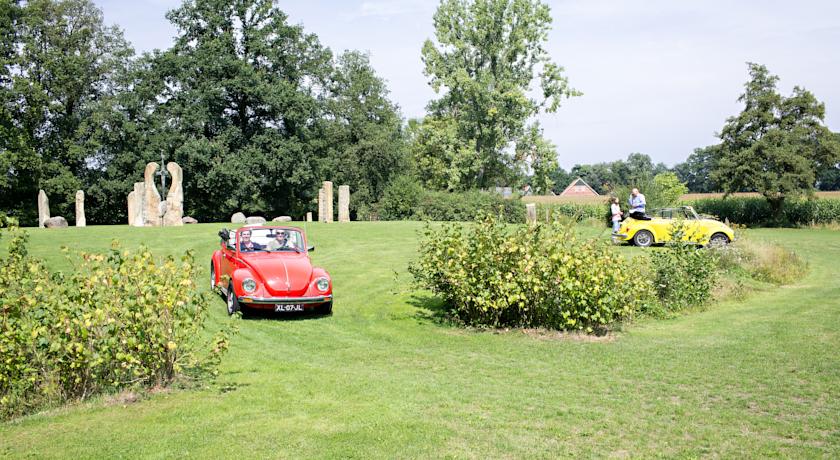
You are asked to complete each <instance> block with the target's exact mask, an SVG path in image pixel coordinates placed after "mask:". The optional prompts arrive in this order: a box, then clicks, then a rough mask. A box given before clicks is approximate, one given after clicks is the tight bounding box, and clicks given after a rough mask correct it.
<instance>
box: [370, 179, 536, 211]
mask: <svg viewBox="0 0 840 460" xmlns="http://www.w3.org/2000/svg"><path fill="white" fill-rule="evenodd" d="M488 213H491V214H494V215H497V216H500V218H501V219H502V220H504V221H506V222H523V221H524V220H525V204H524V203H522V202H521V201H520V200H518V199H515V198H512V199H506V198H503V197H502V196H501V195H499V194H495V193H485V192H480V191H478V190H471V191H466V192H441V191H431V190H426V189H424V188H423V187H422V186H421V185H420V184H419V183H418V182H417V181H416V180H414V179H413V178H411V177H409V176H401V177H399V178H397V179H395V180H394V181H393V182H392V183H391V184H390V185H389V186H388V187H387V188H386V189H385V192H384V193H383V196H382V198H381V199H380V201H379V202H378V203H377V204H376V205H375V206H374V207H373V208H372V209H371V210H370V211H369V214H368V215H367V216H365V215H362V216H361V217H362V218H378V219H381V220H430V221H441V222H455V221H472V220H474V219H476V218H477V217H478V216H481V215H483V214H488Z"/></svg>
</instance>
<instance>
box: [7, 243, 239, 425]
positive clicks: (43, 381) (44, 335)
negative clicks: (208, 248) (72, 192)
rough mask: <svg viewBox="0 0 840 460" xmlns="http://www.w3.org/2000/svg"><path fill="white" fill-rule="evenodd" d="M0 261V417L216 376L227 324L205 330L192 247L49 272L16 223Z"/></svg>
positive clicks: (103, 257) (80, 262)
mask: <svg viewBox="0 0 840 460" xmlns="http://www.w3.org/2000/svg"><path fill="white" fill-rule="evenodd" d="M9 234H10V236H11V239H10V242H9V253H8V255H7V256H6V257H5V258H2V259H0V414H2V416H3V417H9V416H14V415H17V414H21V413H25V412H28V411H30V410H32V409H36V408H39V407H43V406H46V405H50V404H55V403H60V402H63V401H67V400H72V399H84V398H86V397H89V396H91V395H94V394H98V393H103V392H111V391H116V390H120V389H124V388H133V387H151V386H164V385H168V384H170V383H171V382H172V381H173V380H174V379H176V378H177V377H179V376H183V377H187V378H190V377H196V376H199V375H202V374H205V373H214V372H215V366H216V365H217V364H218V361H219V359H220V357H221V355H222V354H223V353H224V351H225V350H226V349H227V345H228V335H229V333H231V332H232V330H231V329H225V330H222V331H220V332H219V333H218V334H216V335H215V336H213V337H209V336H208V335H206V334H204V321H205V318H206V313H207V303H208V298H207V293H205V292H200V291H198V290H197V289H196V286H195V284H194V281H193V278H194V275H195V271H196V266H195V264H194V263H193V256H192V254H191V253H190V252H187V253H186V254H184V256H183V257H182V258H181V259H180V260H176V259H174V258H172V257H169V258H166V259H165V260H163V261H158V260H156V259H155V258H154V257H153V256H152V254H151V253H150V252H149V250H148V249H146V248H140V249H139V250H138V251H135V252H131V251H123V250H120V249H119V248H118V247H117V246H116V245H114V246H113V247H112V250H111V252H110V253H109V254H87V253H82V254H80V257H73V256H71V255H70V254H69V251H67V250H66V249H64V251H65V252H66V253H67V254H68V257H70V258H71V261H72V262H73V264H74V267H73V270H72V271H71V272H69V273H66V274H65V273H61V272H58V273H50V271H49V270H48V269H47V268H46V266H45V265H44V263H43V262H41V261H39V260H37V259H35V258H32V257H30V256H29V255H28V254H27V250H26V243H27V234H26V233H25V232H23V231H22V230H20V229H17V228H12V229H10V231H9Z"/></svg>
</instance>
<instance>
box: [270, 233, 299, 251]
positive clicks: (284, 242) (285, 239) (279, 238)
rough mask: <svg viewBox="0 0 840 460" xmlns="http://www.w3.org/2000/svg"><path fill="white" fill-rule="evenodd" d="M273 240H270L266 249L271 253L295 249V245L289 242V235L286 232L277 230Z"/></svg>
mask: <svg viewBox="0 0 840 460" xmlns="http://www.w3.org/2000/svg"><path fill="white" fill-rule="evenodd" d="M271 236H273V237H274V239H273V240H269V241H268V244H267V245H266V247H267V248H268V250H269V251H282V250H284V249H295V247H294V245H293V244H292V243H291V242H290V241H289V233H288V232H287V231H285V230H277V231H276V232H274V234H273V235H271Z"/></svg>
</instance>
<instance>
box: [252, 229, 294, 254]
mask: <svg viewBox="0 0 840 460" xmlns="http://www.w3.org/2000/svg"><path fill="white" fill-rule="evenodd" d="M239 250H240V251H242V252H255V251H261V252H305V251H306V245H305V244H304V240H303V234H302V233H301V232H299V231H298V230H294V229H288V228H245V229H241V230H240V231H239Z"/></svg>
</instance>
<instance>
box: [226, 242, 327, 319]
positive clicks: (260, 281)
mask: <svg viewBox="0 0 840 460" xmlns="http://www.w3.org/2000/svg"><path fill="white" fill-rule="evenodd" d="M219 237H221V241H220V244H219V245H220V246H221V247H220V248H219V249H218V250H216V251H215V252H213V259H212V261H211V263H210V283H211V287H212V288H213V289H219V290H220V291H221V292H222V294H224V296H225V298H226V300H227V310H228V314H229V315H232V314H234V313H236V312H237V311H239V310H240V309H241V307H243V306H244V307H249V308H255V309H262V310H273V311H277V312H295V311H297V312H302V311H311V312H316V313H321V314H330V313H332V302H333V295H332V281H331V280H330V275H329V273H327V272H326V270H324V269H323V268H320V267H313V266H312V262H311V261H310V260H309V252H310V251H314V250H315V247H314V246H307V244H306V236H305V235H304V234H303V232H302V231H301V230H300V229H298V228H294V227H275V226H254V227H242V228H240V229H238V230H228V229H222V230H221V231H220V232H219Z"/></svg>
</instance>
